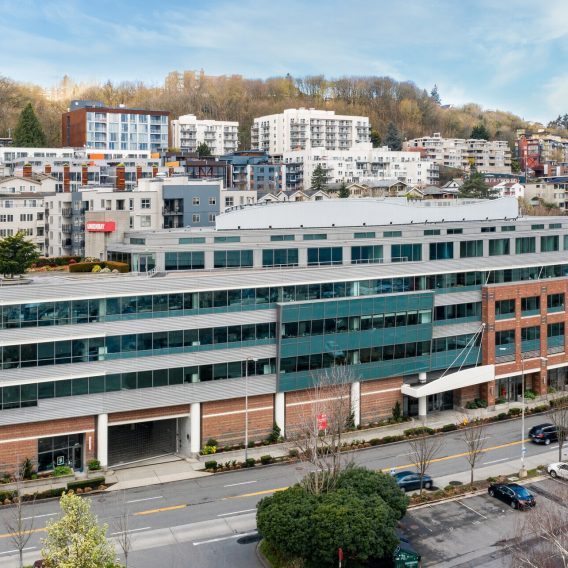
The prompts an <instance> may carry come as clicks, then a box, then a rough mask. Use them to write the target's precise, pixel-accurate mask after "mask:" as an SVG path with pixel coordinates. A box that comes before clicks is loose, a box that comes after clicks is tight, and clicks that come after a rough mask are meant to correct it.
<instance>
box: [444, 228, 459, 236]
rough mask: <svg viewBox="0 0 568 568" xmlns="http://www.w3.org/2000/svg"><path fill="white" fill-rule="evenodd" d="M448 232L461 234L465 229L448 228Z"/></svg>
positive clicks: (449, 233)
mask: <svg viewBox="0 0 568 568" xmlns="http://www.w3.org/2000/svg"><path fill="white" fill-rule="evenodd" d="M446 233H448V235H461V234H462V233H463V229H448V230H447V231H446Z"/></svg>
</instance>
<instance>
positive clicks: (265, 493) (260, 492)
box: [223, 487, 288, 501]
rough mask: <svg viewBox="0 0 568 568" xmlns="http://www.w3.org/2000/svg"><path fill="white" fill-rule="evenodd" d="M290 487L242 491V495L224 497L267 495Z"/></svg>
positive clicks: (236, 497) (224, 498)
mask: <svg viewBox="0 0 568 568" xmlns="http://www.w3.org/2000/svg"><path fill="white" fill-rule="evenodd" d="M286 489H288V487H278V488H277V489H265V490H264V491H255V492H254V493H241V494H240V495H233V496H231V497H223V501H225V500H226V499H238V498H239V497H255V496H256V495H267V494H268V493H276V492H277V491H286Z"/></svg>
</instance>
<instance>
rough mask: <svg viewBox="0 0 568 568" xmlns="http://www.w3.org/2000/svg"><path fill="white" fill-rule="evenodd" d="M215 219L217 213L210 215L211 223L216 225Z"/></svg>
mask: <svg viewBox="0 0 568 568" xmlns="http://www.w3.org/2000/svg"><path fill="white" fill-rule="evenodd" d="M215 217H216V215H215V213H209V215H208V219H209V222H210V223H214V222H215Z"/></svg>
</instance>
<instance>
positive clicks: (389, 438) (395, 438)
mask: <svg viewBox="0 0 568 568" xmlns="http://www.w3.org/2000/svg"><path fill="white" fill-rule="evenodd" d="M411 430H412V428H411ZM405 437H406V431H405V435H404V436H401V435H398V436H384V437H383V438H380V443H381V444H392V443H393V442H400V441H402V440H404V439H405Z"/></svg>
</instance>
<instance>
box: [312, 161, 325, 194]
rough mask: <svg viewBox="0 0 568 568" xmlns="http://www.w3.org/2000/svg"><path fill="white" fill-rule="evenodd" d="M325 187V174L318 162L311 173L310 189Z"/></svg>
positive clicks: (322, 188)
mask: <svg viewBox="0 0 568 568" xmlns="http://www.w3.org/2000/svg"><path fill="white" fill-rule="evenodd" d="M326 188H327V175H326V173H325V171H324V169H323V168H322V165H321V164H318V165H317V166H316V168H315V170H314V173H313V174H312V185H311V186H310V189H315V190H323V191H325V190H326Z"/></svg>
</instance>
